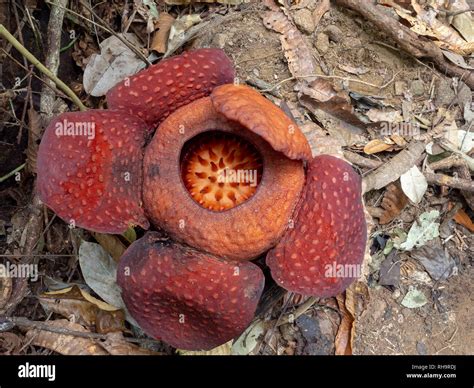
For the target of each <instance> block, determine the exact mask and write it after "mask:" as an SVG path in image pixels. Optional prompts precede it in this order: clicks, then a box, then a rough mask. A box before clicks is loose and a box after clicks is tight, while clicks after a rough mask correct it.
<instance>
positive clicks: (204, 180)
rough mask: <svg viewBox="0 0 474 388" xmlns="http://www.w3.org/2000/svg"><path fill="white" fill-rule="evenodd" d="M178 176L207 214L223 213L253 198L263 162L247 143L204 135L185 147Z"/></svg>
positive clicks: (236, 138)
mask: <svg viewBox="0 0 474 388" xmlns="http://www.w3.org/2000/svg"><path fill="white" fill-rule="evenodd" d="M181 173H182V177H183V182H184V185H185V186H186V189H187V190H188V192H189V193H190V194H191V197H192V198H193V199H194V200H195V201H196V202H197V203H199V204H200V205H201V206H202V207H204V208H206V209H209V210H213V211H224V210H227V209H231V208H233V207H235V206H237V205H239V204H241V203H242V202H245V201H246V200H248V199H249V198H250V197H251V196H252V195H253V194H255V192H256V190H257V187H258V184H259V183H260V180H261V178H262V173H263V161H262V157H261V155H260V153H259V151H258V150H257V149H256V148H255V146H254V145H253V144H251V143H250V142H248V141H247V140H245V139H243V138H241V137H239V136H236V135H233V134H229V133H226V132H219V131H212V132H205V133H203V134H200V135H198V136H196V137H194V138H192V139H191V140H189V141H188V142H187V143H186V144H185V146H184V148H183V152H182V153H181Z"/></svg>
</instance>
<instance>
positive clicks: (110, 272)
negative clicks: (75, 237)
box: [79, 241, 124, 308]
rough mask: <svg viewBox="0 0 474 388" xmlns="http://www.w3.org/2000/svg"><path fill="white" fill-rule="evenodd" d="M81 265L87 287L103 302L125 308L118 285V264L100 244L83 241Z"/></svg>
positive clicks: (80, 250) (80, 253)
mask: <svg viewBox="0 0 474 388" xmlns="http://www.w3.org/2000/svg"><path fill="white" fill-rule="evenodd" d="M79 265H80V266H81V270H82V275H83V276H84V280H85V281H86V283H87V285H88V286H89V287H90V288H92V289H93V290H94V292H96V293H97V295H99V296H100V297H101V298H102V299H103V300H105V301H106V302H107V303H110V304H111V305H113V306H117V307H119V308H122V307H124V303H123V300H122V297H121V292H120V288H119V286H118V285H117V281H116V278H117V263H116V262H115V261H114V260H113V259H112V257H110V255H109V254H108V253H107V252H106V251H105V250H104V248H102V247H101V246H100V245H99V244H94V243H89V242H86V241H82V243H81V246H80V247H79Z"/></svg>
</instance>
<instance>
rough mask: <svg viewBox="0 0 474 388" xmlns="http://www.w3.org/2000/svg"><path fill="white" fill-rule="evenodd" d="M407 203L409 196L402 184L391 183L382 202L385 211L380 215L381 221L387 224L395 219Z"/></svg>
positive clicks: (382, 223)
mask: <svg viewBox="0 0 474 388" xmlns="http://www.w3.org/2000/svg"><path fill="white" fill-rule="evenodd" d="M407 205H408V197H407V196H406V195H405V194H404V193H403V191H402V189H401V187H400V185H399V184H396V183H390V184H389V185H388V186H387V189H386V190H385V194H384V197H383V200H382V203H381V207H382V209H383V212H382V213H381V215H380V217H379V223H380V224H381V225H385V224H388V223H389V222H391V221H393V220H394V219H395V218H396V217H397V216H398V215H399V214H400V213H401V212H402V210H403V209H405V207H406V206H407Z"/></svg>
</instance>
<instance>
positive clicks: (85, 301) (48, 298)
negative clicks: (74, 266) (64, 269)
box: [38, 286, 117, 326]
mask: <svg viewBox="0 0 474 388" xmlns="http://www.w3.org/2000/svg"><path fill="white" fill-rule="evenodd" d="M38 300H39V302H40V303H41V306H42V307H43V308H44V310H45V311H46V312H47V313H50V312H54V313H56V314H60V315H62V316H63V317H65V318H67V319H69V320H70V321H71V322H76V323H79V324H81V325H85V326H94V325H96V321H97V316H98V314H99V312H100V311H106V312H108V313H112V312H114V311H117V308H116V307H114V306H111V305H109V304H107V303H105V302H102V301H100V300H98V299H97V298H94V297H93V296H92V295H90V294H89V293H87V292H86V291H84V290H82V289H80V288H79V287H78V286H72V287H68V288H65V289H62V290H57V291H51V292H45V293H44V294H41V295H39V297H38Z"/></svg>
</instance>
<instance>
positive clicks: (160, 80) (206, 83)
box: [107, 49, 235, 129]
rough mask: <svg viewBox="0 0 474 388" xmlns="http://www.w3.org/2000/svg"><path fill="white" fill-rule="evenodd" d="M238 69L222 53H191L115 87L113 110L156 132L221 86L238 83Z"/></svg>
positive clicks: (109, 99) (110, 96) (110, 101)
mask: <svg viewBox="0 0 474 388" xmlns="http://www.w3.org/2000/svg"><path fill="white" fill-rule="evenodd" d="M234 74H235V73H234V67H233V65H232V62H231V61H230V59H229V58H228V57H227V56H226V54H225V53H224V51H222V50H220V49H198V50H192V51H187V52H185V53H184V54H182V55H178V56H175V57H172V58H169V59H165V60H163V61H161V62H159V63H158V64H156V65H153V66H150V67H149V68H148V69H146V70H143V71H140V72H139V73H137V74H135V75H134V76H132V77H130V78H128V79H126V80H125V81H122V82H121V83H119V84H118V85H116V86H114V87H113V88H112V89H111V90H110V91H109V92H108V93H107V103H108V105H109V108H113V109H121V110H125V111H127V112H129V113H131V114H133V115H136V116H138V117H140V118H142V119H143V120H145V121H146V122H147V123H148V124H149V125H150V126H152V128H153V129H154V128H155V127H156V126H157V125H158V124H159V123H160V122H162V121H163V120H164V119H165V118H166V117H168V116H169V115H170V114H171V113H173V112H174V111H175V110H176V109H178V108H179V107H181V106H184V105H187V104H189V103H190V102H191V101H194V100H197V99H198V98H201V97H205V96H208V95H209V94H210V93H211V91H212V90H213V89H214V88H215V87H216V86H218V85H222V84H227V83H232V82H233V81H234Z"/></svg>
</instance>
